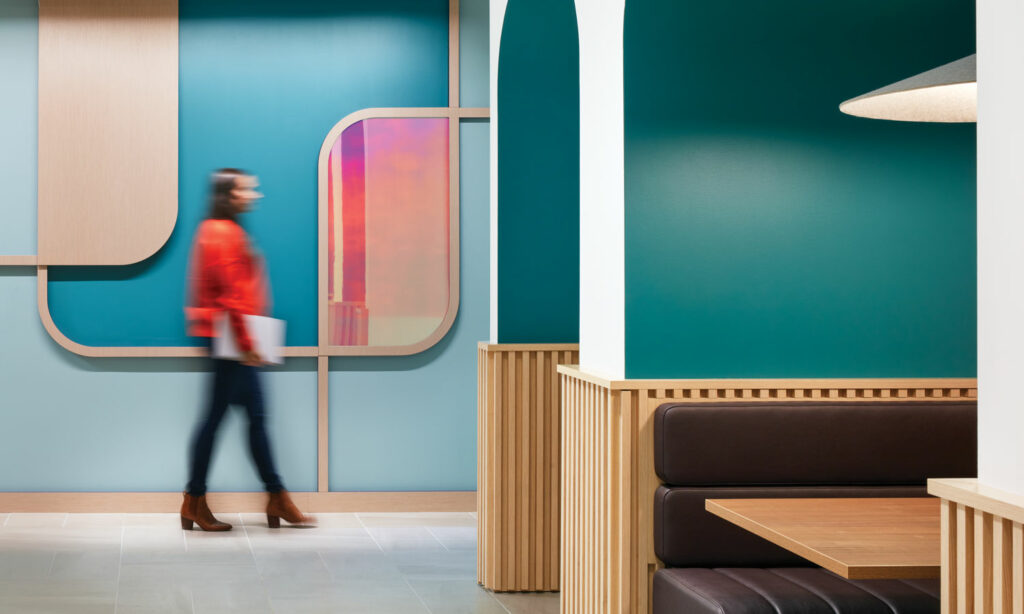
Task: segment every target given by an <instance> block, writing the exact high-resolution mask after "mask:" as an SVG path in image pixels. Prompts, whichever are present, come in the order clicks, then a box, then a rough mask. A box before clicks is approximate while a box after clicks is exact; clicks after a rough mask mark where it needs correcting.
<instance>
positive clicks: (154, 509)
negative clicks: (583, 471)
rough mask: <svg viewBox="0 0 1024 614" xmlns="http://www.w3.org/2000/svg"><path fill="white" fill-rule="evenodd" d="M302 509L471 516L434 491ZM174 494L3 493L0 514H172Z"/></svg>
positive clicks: (346, 498)
mask: <svg viewBox="0 0 1024 614" xmlns="http://www.w3.org/2000/svg"><path fill="white" fill-rule="evenodd" d="M291 495H292V498H293V499H294V500H295V503H296V505H298V506H299V507H300V508H301V509H302V510H303V511H309V512H319V513H331V512H339V513H341V512H392V513H394V512H472V511H476V492H475V491H438V492H293V493H291ZM181 497H182V495H181V493H180V492H3V493H0V513H8V512H12V513H37V514H38V513H174V512H177V511H178V509H179V508H180V506H181ZM208 500H209V502H210V507H212V508H213V509H215V510H217V511H222V512H262V511H263V510H264V508H265V506H266V504H267V495H266V494H265V493H261V492H211V493H210V494H209V496H208Z"/></svg>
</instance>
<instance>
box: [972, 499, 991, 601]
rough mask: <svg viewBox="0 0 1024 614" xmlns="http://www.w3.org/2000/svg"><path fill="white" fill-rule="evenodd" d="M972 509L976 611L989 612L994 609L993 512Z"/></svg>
mask: <svg viewBox="0 0 1024 614" xmlns="http://www.w3.org/2000/svg"><path fill="white" fill-rule="evenodd" d="M971 511H973V513H974V611H975V612H979V613H980V612H985V613H986V614H988V613H989V612H991V611H992V565H993V560H992V514H986V513H985V512H983V511H981V510H971ZM968 513H970V511H969V512H968Z"/></svg>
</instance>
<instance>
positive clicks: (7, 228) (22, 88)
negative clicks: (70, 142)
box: [0, 0, 39, 301]
mask: <svg viewBox="0 0 1024 614" xmlns="http://www.w3.org/2000/svg"><path fill="white" fill-rule="evenodd" d="M38 11H39V9H38V6H37V4H36V3H35V2H24V1H23V0H16V1H11V0H2V1H0V79H2V80H3V94H2V95H0V210H2V211H3V219H0V255H19V256H21V255H29V254H34V253H36V106H37V105H36V88H37V86H38V79H37V74H38V65H39V61H38V57H39V53H38V48H39V42H38V28H36V19H37V15H38ZM2 300H3V299H2V298H0V301H2Z"/></svg>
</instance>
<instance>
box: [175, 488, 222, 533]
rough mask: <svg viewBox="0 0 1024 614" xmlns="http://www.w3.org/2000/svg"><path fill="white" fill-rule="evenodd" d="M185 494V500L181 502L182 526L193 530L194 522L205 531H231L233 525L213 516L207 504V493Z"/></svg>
mask: <svg viewBox="0 0 1024 614" xmlns="http://www.w3.org/2000/svg"><path fill="white" fill-rule="evenodd" d="M184 494H185V500H184V501H183V502H182V503H181V528H182V529H185V530H189V531H190V530H192V523H193V522H194V523H196V524H197V525H199V528H200V529H202V530H204V531H230V530H231V525H229V524H228V523H226V522H221V521H219V520H217V519H216V518H214V517H213V512H211V511H210V507H209V506H208V505H206V495H203V496H201V497H193V496H192V495H190V494H188V493H187V492H186V493H184Z"/></svg>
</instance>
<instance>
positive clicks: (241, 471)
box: [0, 0, 489, 491]
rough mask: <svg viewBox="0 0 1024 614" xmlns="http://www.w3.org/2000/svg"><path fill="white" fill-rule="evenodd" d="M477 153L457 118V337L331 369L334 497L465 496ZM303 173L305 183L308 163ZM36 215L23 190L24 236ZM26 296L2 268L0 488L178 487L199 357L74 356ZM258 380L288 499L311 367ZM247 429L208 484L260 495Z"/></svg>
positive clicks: (472, 0) (480, 287)
mask: <svg viewBox="0 0 1024 614" xmlns="http://www.w3.org/2000/svg"><path fill="white" fill-rule="evenodd" d="M4 2H5V3H6V4H5V5H4V6H5V7H6V6H7V5H8V4H10V0H4ZM19 2H20V3H21V4H23V5H29V4H31V6H32V7H33V15H34V6H35V2H34V1H33V2H24V0H19ZM461 4H462V7H463V8H462V10H463V37H462V47H463V48H462V58H463V64H464V66H465V65H467V64H468V65H469V66H468V68H464V73H463V80H462V92H463V97H462V100H463V104H464V105H471V106H486V105H487V75H486V67H485V66H484V68H483V72H481V70H480V67H477V68H473V65H474V61H475V60H473V59H468V58H475V57H476V56H479V58H481V59H480V60H479V61H480V62H484V63H485V61H486V60H485V59H486V55H487V10H486V5H487V3H486V0H463V1H462V3H461ZM34 27H35V25H34V22H33V25H32V28H33V29H34ZM4 42H6V41H4ZM34 44H35V43H34V42H33V45H34ZM353 61H355V60H353ZM4 78H6V75H5V76H4ZM15 111H17V113H20V115H17V116H15V115H14V113H15ZM288 112H293V111H290V110H289V111H288ZM297 112H298V113H301V112H303V109H301V108H300V109H299V110H298V111H297ZM0 114H2V115H3V119H4V120H6V121H9V122H10V123H11V125H19V124H20V123H28V124H29V125H31V126H34V125H35V102H34V100H33V102H32V104H31V105H28V106H26V107H24V108H22V109H21V110H20V111H18V110H17V109H12V108H10V107H9V106H7V102H6V101H5V100H0ZM30 140H31V141H32V146H33V153H32V155H31V157H30V161H31V167H30V168H29V170H28V172H29V174H30V175H31V184H32V186H34V185H35V174H36V173H35V153H34V142H35V134H34V130H33V131H32V134H31V139H30ZM487 152H488V129H487V124H486V123H485V122H475V121H474V122H463V126H462V159H463V165H462V283H461V293H462V302H461V308H460V312H459V316H458V318H457V320H456V322H455V325H454V326H453V328H452V332H451V333H449V335H448V336H447V337H446V338H445V339H443V340H442V341H441V343H440V344H438V345H437V346H436V347H434V348H432V349H431V350H429V351H427V352H425V353H423V354H420V355H417V356H412V357H404V358H402V357H400V358H379V359H332V361H331V404H330V410H331V436H332V441H331V453H332V458H331V470H332V479H331V486H332V488H346V489H359V490H388V489H402V490H405V489H408V490H433V489H445V490H449V489H452V490H472V489H473V488H474V487H475V476H476V472H475V462H476V390H475V386H476V342H477V341H478V340H481V339H485V338H486V336H487V329H488V324H487V314H488V310H489V308H488V297H489V293H488V265H487V254H488V249H487V237H488V188H487V172H488V171H487V169H488V163H487ZM21 154H22V148H21V147H20V145H18V144H17V143H13V142H8V141H6V140H0V159H7V157H9V156H11V155H21ZM186 163H187V161H183V165H184V164H186ZM243 163H244V162H243ZM308 168H309V171H308V172H309V176H310V180H311V181H315V172H316V171H315V155H311V156H310V161H309V163H308ZM183 189H184V186H183ZM34 209H35V200H34V191H33V199H32V204H31V210H30V214H29V218H30V220H29V221H30V224H31V226H32V227H33V230H32V232H34V223H35V222H34V217H35V216H34ZM17 214H18V212H17V211H15V210H14V205H13V204H12V203H11V202H10V201H8V200H7V199H0V229H3V228H5V227H6V222H7V221H8V219H16V218H15V217H14V216H16V215H17ZM260 214H261V213H256V214H254V220H255V219H256V218H258V217H259V216H260ZM254 230H255V229H254ZM267 232H268V237H270V236H271V235H270V234H269V230H268V231H267ZM269 240H273V239H269ZM31 248H32V249H31V250H29V249H28V247H26V248H25V250H17V253H31V252H32V251H34V239H33V242H32V244H31ZM11 253H15V252H11ZM129 269H130V268H129ZM126 273H131V271H130V270H127V269H108V270H107V272H106V273H105V275H106V276H107V277H111V278H117V277H119V276H124V275H125V274H126ZM66 283H75V282H66ZM111 283H113V282H111ZM278 286H280V284H278ZM51 288H52V287H51ZM35 292H36V278H35V274H34V271H33V270H32V269H30V268H0V423H2V424H4V428H3V429H0V491H55V490H69V491H103V490H110V491H150V490H151V491H174V490H178V489H181V488H182V487H183V485H184V482H185V458H186V454H185V451H186V446H187V441H188V438H189V435H190V431H191V428H192V426H193V422H194V420H195V419H196V414H197V411H198V409H199V406H200V404H201V402H202V399H203V397H204V395H205V392H204V387H205V379H206V373H205V372H203V370H202V369H203V366H202V364H201V362H200V361H193V360H183V359H181V360H179V359H148V360H147V359H114V360H109V359H108V360H99V359H86V358H82V357H79V356H76V355H73V354H70V353H68V352H67V351H65V350H64V349H62V348H60V347H59V346H57V344H56V343H54V342H53V341H52V340H51V339H50V338H49V336H48V335H47V334H46V332H45V331H44V330H43V328H42V325H41V324H40V322H39V316H38V313H37V310H36V303H35ZM264 381H265V385H266V387H267V389H268V390H267V392H268V396H269V400H270V404H269V407H270V414H271V418H270V420H271V423H270V428H271V433H272V439H273V444H274V449H275V452H276V456H277V459H278V464H279V466H280V470H281V473H282V475H283V477H284V479H285V483H286V485H287V486H288V487H289V488H290V489H292V490H296V491H301V490H314V489H315V488H316V372H315V363H314V360H312V359H289V360H288V363H287V365H286V366H285V367H283V368H276V369H270V370H268V372H267V373H266V377H265V380H264ZM438 382H441V383H442V387H438V386H437V383H438ZM426 384H431V385H432V387H433V390H430V391H428V393H427V394H422V392H423V389H424V388H425V387H426V388H430V387H428V386H426ZM243 426H244V419H243V418H242V417H241V416H240V415H239V412H234V413H232V414H231V415H230V416H229V418H228V420H227V424H226V425H225V427H226V428H224V429H223V430H222V431H221V434H220V441H219V445H218V448H217V452H216V456H215V460H214V463H213V469H212V472H211V478H210V487H211V489H213V490H259V489H260V483H259V481H258V479H257V478H256V476H255V472H254V470H253V469H252V467H251V464H250V461H249V458H248V452H247V450H246V447H245V445H244V439H245V433H244V430H243V428H242V427H243Z"/></svg>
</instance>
